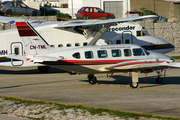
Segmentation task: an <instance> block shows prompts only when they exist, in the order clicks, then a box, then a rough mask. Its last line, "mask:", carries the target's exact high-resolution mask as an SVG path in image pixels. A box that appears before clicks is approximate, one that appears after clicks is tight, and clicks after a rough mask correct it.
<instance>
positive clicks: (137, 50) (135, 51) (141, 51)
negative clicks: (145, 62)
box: [133, 48, 145, 56]
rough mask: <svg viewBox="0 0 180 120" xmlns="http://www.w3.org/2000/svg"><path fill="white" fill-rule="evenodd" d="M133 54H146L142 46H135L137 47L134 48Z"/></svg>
mask: <svg viewBox="0 0 180 120" xmlns="http://www.w3.org/2000/svg"><path fill="white" fill-rule="evenodd" d="M133 55H134V56H144V55H145V53H144V51H143V50H142V49H141V48H135V49H133Z"/></svg>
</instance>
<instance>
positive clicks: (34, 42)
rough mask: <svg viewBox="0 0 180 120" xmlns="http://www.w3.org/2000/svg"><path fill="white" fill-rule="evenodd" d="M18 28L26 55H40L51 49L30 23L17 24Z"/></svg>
mask: <svg viewBox="0 0 180 120" xmlns="http://www.w3.org/2000/svg"><path fill="white" fill-rule="evenodd" d="M16 26H17V29H18V32H19V36H20V37H21V39H22V43H23V45H24V47H25V52H26V55H38V54H41V53H45V52H47V51H48V49H50V47H49V45H48V43H47V42H46V41H45V40H44V39H43V38H42V37H41V36H40V35H39V34H38V32H37V31H36V30H35V29H34V28H33V27H32V26H31V25H30V24H29V23H28V22H16Z"/></svg>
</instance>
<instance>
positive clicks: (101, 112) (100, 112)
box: [0, 96, 179, 120]
mask: <svg viewBox="0 0 180 120" xmlns="http://www.w3.org/2000/svg"><path fill="white" fill-rule="evenodd" d="M0 98H2V99H3V100H8V101H14V103H15V104H25V105H27V106H29V105H46V106H50V105H51V106H52V107H49V109H47V110H45V111H48V110H52V108H53V109H56V110H62V114H63V115H67V112H66V109H70V108H73V109H74V111H75V112H77V110H78V109H80V110H82V113H83V114H85V113H86V112H89V113H90V114H91V115H95V114H96V115H99V116H102V115H105V113H107V114H109V115H112V116H117V117H123V118H128V117H131V118H135V119H138V118H139V117H145V118H158V119H164V120H179V118H167V117H161V116H152V115H146V114H137V113H130V112H122V111H118V110H117V111H116V110H110V109H104V108H90V107H84V106H81V105H77V106H75V105H65V104H60V103H52V102H44V101H35V100H34V101H33V100H22V99H17V98H12V97H1V96H0ZM42 113H43V111H39V112H38V113H35V114H42ZM1 114H7V113H1ZM29 114H33V113H32V112H30V113H29ZM26 117H27V118H29V117H28V116H26ZM36 119H37V118H36ZM38 119H40V120H44V119H45V116H42V117H41V118H38Z"/></svg>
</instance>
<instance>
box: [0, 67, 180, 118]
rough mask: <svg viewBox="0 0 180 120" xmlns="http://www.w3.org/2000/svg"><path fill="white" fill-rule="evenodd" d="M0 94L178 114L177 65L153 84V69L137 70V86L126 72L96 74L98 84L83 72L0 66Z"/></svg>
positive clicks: (179, 74)
mask: <svg viewBox="0 0 180 120" xmlns="http://www.w3.org/2000/svg"><path fill="white" fill-rule="evenodd" d="M0 76H1V77H0V95H9V96H18V97H26V98H35V99H42V100H50V101H61V102H70V103H78V104H85V105H93V106H100V107H107V108H116V109H124V110H132V111H140V112H147V113H155V114H162V115H170V116H179V117H180V69H170V70H168V71H167V74H166V78H165V79H164V82H163V84H156V82H155V78H156V77H157V74H156V72H154V73H149V74H148V75H147V78H146V81H145V82H144V77H145V74H139V78H140V79H139V86H140V89H131V88H129V82H130V80H131V78H130V77H129V74H128V73H115V74H114V75H113V76H112V78H110V79H109V78H107V75H106V74H98V75H96V77H97V79H98V83H99V84H98V85H90V84H88V81H87V75H85V74H80V75H67V72H66V71H62V70H58V69H51V70H50V73H46V74H42V73H39V72H38V70H37V69H24V70H21V69H19V68H17V69H12V68H3V67H1V68H0Z"/></svg>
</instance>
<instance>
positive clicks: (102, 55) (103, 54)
mask: <svg viewBox="0 0 180 120" xmlns="http://www.w3.org/2000/svg"><path fill="white" fill-rule="evenodd" d="M97 53H98V57H99V58H107V56H108V55H107V51H106V50H98V51H97Z"/></svg>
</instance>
